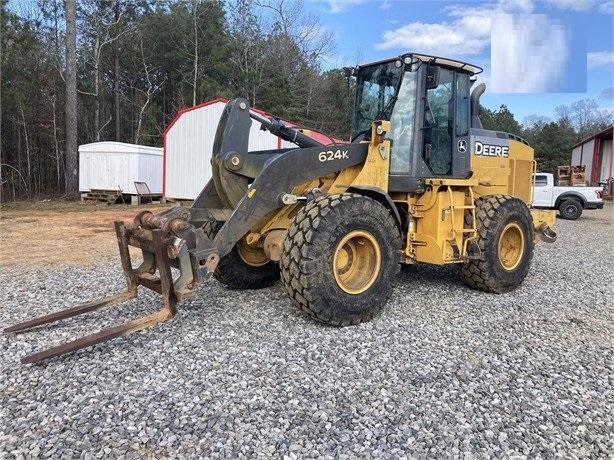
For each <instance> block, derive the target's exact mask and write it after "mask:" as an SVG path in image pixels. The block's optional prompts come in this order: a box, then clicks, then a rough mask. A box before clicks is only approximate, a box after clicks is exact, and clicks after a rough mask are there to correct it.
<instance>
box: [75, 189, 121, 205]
mask: <svg viewBox="0 0 614 460" xmlns="http://www.w3.org/2000/svg"><path fill="white" fill-rule="evenodd" d="M120 199H121V201H122V202H123V196H122V191H121V190H110V189H91V190H90V191H89V192H86V193H82V194H81V201H103V202H105V203H108V204H114V203H117V200H120Z"/></svg>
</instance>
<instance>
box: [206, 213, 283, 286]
mask: <svg viewBox="0 0 614 460" xmlns="http://www.w3.org/2000/svg"><path fill="white" fill-rule="evenodd" d="M223 225H224V223H223V222H218V221H210V222H205V225H204V226H203V231H204V232H205V234H206V235H207V236H208V237H210V238H213V237H214V236H215V235H216V234H217V232H218V231H219V229H220V228H222V226H223ZM213 276H214V278H215V279H216V280H218V281H219V282H220V283H222V284H224V285H225V286H228V287H229V288H231V289H239V290H244V289H262V288H265V287H268V286H271V285H273V284H275V282H276V281H277V280H278V279H279V266H278V265H277V264H276V263H275V262H272V261H271V260H269V259H268V258H267V257H266V255H265V254H264V251H262V250H261V249H254V248H252V247H250V246H248V245H247V243H245V242H244V241H243V239H241V240H239V241H238V242H237V244H236V245H235V247H234V248H232V251H230V252H229V253H228V254H226V255H225V256H224V257H222V259H221V260H220V262H219V264H218V265H217V268H216V269H215V272H214V273H213Z"/></svg>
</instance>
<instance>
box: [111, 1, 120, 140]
mask: <svg viewBox="0 0 614 460" xmlns="http://www.w3.org/2000/svg"><path fill="white" fill-rule="evenodd" d="M114 8H115V22H118V21H119V17H120V10H119V0H115V6H114ZM114 49H115V53H114V56H113V57H114V66H115V68H114V71H113V101H114V104H113V106H114V107H113V108H114V110H115V140H116V141H117V142H121V123H120V107H119V103H120V101H119V44H118V43H117V42H115V46H114Z"/></svg>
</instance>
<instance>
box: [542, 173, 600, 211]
mask: <svg viewBox="0 0 614 460" xmlns="http://www.w3.org/2000/svg"><path fill="white" fill-rule="evenodd" d="M533 192H534V193H533V207H534V208H541V209H558V210H559V215H560V216H561V217H562V218H563V219H569V220H575V219H577V218H578V217H580V216H581V215H582V210H583V209H602V208H603V200H602V199H601V195H602V192H603V190H602V189H601V187H582V186H580V187H564V186H558V185H554V176H553V175H552V174H549V173H537V174H535V188H534V190H533Z"/></svg>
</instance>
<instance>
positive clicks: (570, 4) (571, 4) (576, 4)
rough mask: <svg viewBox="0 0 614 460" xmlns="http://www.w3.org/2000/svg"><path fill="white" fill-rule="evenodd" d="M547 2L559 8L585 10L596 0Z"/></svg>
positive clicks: (549, 0) (554, 0) (556, 0)
mask: <svg viewBox="0 0 614 460" xmlns="http://www.w3.org/2000/svg"><path fill="white" fill-rule="evenodd" d="M547 1H548V3H550V4H552V5H554V6H555V7H557V8H559V9H561V10H574V11H585V10H588V9H590V8H592V7H593V6H595V5H596V4H598V1H596V0H547Z"/></svg>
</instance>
